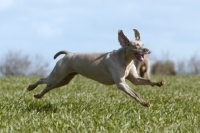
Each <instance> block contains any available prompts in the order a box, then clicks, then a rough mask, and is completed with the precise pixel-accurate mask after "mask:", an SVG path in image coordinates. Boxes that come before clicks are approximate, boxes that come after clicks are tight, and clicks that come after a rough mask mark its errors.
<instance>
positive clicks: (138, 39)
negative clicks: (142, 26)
mask: <svg viewBox="0 0 200 133" xmlns="http://www.w3.org/2000/svg"><path fill="white" fill-rule="evenodd" d="M133 30H134V32H135V40H137V41H140V33H139V31H138V30H136V29H133Z"/></svg>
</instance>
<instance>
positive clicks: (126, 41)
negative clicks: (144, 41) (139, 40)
mask: <svg viewBox="0 0 200 133" xmlns="http://www.w3.org/2000/svg"><path fill="white" fill-rule="evenodd" d="M118 40H119V43H120V45H121V46H122V47H126V46H128V45H129V44H130V41H129V39H128V37H126V36H125V35H124V33H123V31H122V30H118Z"/></svg>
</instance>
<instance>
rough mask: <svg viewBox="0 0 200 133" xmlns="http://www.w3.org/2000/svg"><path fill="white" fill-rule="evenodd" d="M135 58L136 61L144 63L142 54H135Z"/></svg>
mask: <svg viewBox="0 0 200 133" xmlns="http://www.w3.org/2000/svg"><path fill="white" fill-rule="evenodd" d="M135 57H136V59H137V60H138V61H144V54H138V53H135Z"/></svg>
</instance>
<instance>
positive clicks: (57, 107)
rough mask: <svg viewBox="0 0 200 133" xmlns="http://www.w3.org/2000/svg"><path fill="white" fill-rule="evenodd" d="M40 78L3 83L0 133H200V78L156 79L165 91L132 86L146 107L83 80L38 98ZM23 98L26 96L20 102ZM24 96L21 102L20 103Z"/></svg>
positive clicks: (114, 90)
mask: <svg viewBox="0 0 200 133" xmlns="http://www.w3.org/2000/svg"><path fill="white" fill-rule="evenodd" d="M38 79H39V78H37V77H2V78H0V131H1V132H2V133H4V132H5V133H8V132H20V133H23V132H26V133H27V132H30V133H31V132H53V133H56V132H67V133H69V132H73V133H75V132H76V133H77V132H80V133H83V132H90V133H96V132H102V133H112V132H113V133H130V132H142V133H143V132H153V133H155V132H176V133H178V132H182V133H187V132H191V133H197V132H200V76H154V77H152V79H154V80H162V79H163V80H165V81H166V84H165V86H163V87H161V88H159V87H151V86H134V85H131V84H130V83H129V82H128V83H129V84H130V86H131V87H132V88H133V89H134V90H135V91H136V92H137V93H138V94H140V96H141V97H142V98H143V99H145V100H147V101H149V102H150V103H151V106H150V107H149V108H148V107H143V106H141V105H140V104H139V103H137V102H136V101H135V100H133V99H132V98H131V97H129V96H128V95H126V94H125V93H124V92H122V91H120V90H118V89H117V88H116V86H115V85H113V86H105V85H102V84H99V83H97V82H95V81H92V80H89V79H86V78H83V77H81V76H78V77H76V78H75V79H73V80H72V81H71V82H70V84H69V85H67V86H64V87H61V88H57V89H55V90H52V91H50V92H49V93H47V94H46V95H45V96H44V97H43V98H42V99H40V100H37V99H34V97H33V95H34V94H37V93H39V92H40V91H42V89H43V88H44V87H45V85H41V86H38V87H37V88H36V89H35V90H33V91H31V92H27V93H26V94H25V95H24V96H23V94H24V92H25V91H26V88H27V86H28V85H29V84H31V83H34V82H35V81H36V80H38ZM21 96H23V97H21ZM20 97H21V99H20Z"/></svg>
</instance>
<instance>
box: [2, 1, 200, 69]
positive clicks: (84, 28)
mask: <svg viewBox="0 0 200 133" xmlns="http://www.w3.org/2000/svg"><path fill="white" fill-rule="evenodd" d="M199 7H200V2H199V1H197V0H190V1H188V0H176V1H175V0H168V1H158V0H151V1H144V0H141V1H136V0H123V1H115V0H109V1H108V0H99V1H94V0H87V1H81V0H73V1H70V0H34V1H33V0H0V58H1V57H2V56H3V55H4V54H5V53H7V52H8V51H9V50H13V51H14V50H21V51H23V52H24V53H26V54H27V53H28V54H30V55H35V54H39V55H41V56H43V57H44V60H45V61H47V62H49V64H50V67H51V68H52V67H53V66H54V64H55V63H56V61H55V60H53V56H54V54H55V53H56V52H58V51H59V50H64V49H65V50H68V51H71V52H109V51H112V50H116V49H118V48H120V45H119V43H118V40H117V31H118V30H119V29H122V30H123V31H124V33H125V34H126V35H127V36H128V38H129V39H131V40H134V33H133V30H132V29H133V28H135V29H138V30H139V31H140V35H141V40H142V42H143V43H144V44H145V46H146V47H147V48H149V49H150V50H151V51H152V54H151V56H150V58H151V59H152V60H154V59H163V58H164V59H166V58H170V59H172V60H174V61H176V60H185V59H189V58H190V57H191V56H193V55H195V54H197V55H198V56H200V54H199V52H200V44H199V42H200V8H199Z"/></svg>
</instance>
